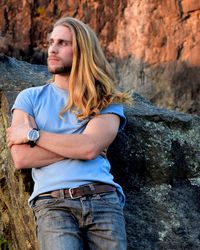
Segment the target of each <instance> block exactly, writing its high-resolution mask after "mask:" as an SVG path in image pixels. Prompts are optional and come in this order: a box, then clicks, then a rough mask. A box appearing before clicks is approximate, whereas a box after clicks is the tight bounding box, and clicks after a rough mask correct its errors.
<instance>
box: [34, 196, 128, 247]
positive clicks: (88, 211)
mask: <svg viewBox="0 0 200 250" xmlns="http://www.w3.org/2000/svg"><path fill="white" fill-rule="evenodd" d="M32 208H33V211H34V214H35V217H36V224H37V237H38V243H39V249H40V250H55V249H58V250H80V249H85V250H86V249H87V250H89V249H90V250H125V249H127V246H126V232H125V222H124V215H123V209H122V207H121V205H120V202H119V198H118V195H117V193H116V192H112V193H107V194H100V195H94V196H90V197H83V198H79V199H74V200H73V199H67V198H59V199H55V198H52V199H43V200H37V201H36V202H35V204H33V206H32Z"/></svg>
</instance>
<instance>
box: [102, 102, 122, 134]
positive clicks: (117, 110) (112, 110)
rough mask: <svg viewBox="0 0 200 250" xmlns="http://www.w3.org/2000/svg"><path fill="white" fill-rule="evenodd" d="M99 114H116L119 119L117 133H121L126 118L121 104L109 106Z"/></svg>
mask: <svg viewBox="0 0 200 250" xmlns="http://www.w3.org/2000/svg"><path fill="white" fill-rule="evenodd" d="M100 113H101V114H116V115H118V116H119V118H120V126H119V131H121V130H122V129H123V128H124V127H125V125H126V121H127V120H126V117H125V115H124V110H123V106H122V105H121V104H110V105H109V106H107V107H106V108H104V109H102V110H101V112H100Z"/></svg>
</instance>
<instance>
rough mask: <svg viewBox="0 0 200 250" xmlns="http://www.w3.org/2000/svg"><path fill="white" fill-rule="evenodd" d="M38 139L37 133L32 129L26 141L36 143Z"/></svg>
mask: <svg viewBox="0 0 200 250" xmlns="http://www.w3.org/2000/svg"><path fill="white" fill-rule="evenodd" d="M38 138H39V131H38V130H36V129H32V130H31V131H29V132H28V140H29V141H37V140H38Z"/></svg>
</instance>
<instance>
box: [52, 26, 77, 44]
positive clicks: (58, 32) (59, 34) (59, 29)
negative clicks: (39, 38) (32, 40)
mask: <svg viewBox="0 0 200 250" xmlns="http://www.w3.org/2000/svg"><path fill="white" fill-rule="evenodd" d="M52 38H53V39H61V40H67V41H72V32H71V30H70V29H69V28H68V27H66V26H56V27H55V28H54V29H53V30H52V32H51V33H49V35H48V39H52Z"/></svg>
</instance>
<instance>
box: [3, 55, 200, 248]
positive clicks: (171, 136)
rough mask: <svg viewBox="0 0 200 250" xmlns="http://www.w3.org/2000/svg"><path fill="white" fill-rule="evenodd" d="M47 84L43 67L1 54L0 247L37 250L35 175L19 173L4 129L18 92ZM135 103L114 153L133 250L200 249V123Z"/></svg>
mask: <svg viewBox="0 0 200 250" xmlns="http://www.w3.org/2000/svg"><path fill="white" fill-rule="evenodd" d="M49 78H50V75H49V74H48V72H47V69H46V67H45V66H39V65H31V64H28V63H25V62H22V61H18V60H16V59H14V58H9V57H6V56H3V55H2V56H0V100H1V101H0V107H1V109H0V248H1V249H3V247H9V248H12V249H16V250H20V249H21V250H24V249H37V247H36V238H35V233H34V231H35V225H34V220H33V214H32V211H31V209H29V208H28V206H27V200H28V197H29V194H30V192H31V190H32V187H33V183H32V180H31V176H30V171H29V170H23V171H16V170H15V169H14V167H13V163H12V160H11V156H10V153H9V150H8V149H7V147H6V143H5V129H6V128H7V127H8V126H9V121H10V112H9V110H10V107H11V105H12V103H13V101H14V99H15V97H16V95H17V93H18V92H19V91H21V90H22V89H24V88H27V87H30V86H35V85H42V84H44V83H45V82H46V81H47V80H48V79H49ZM134 101H135V103H134V106H133V107H125V113H126V116H127V119H128V122H127V125H126V127H125V129H124V130H123V131H122V132H120V133H119V134H118V136H117V138H116V139H115V141H114V143H113V144H112V145H111V147H110V149H109V152H108V158H109V159H110V162H111V165H112V172H113V174H114V176H115V179H116V181H118V182H119V183H120V184H121V185H122V187H123V189H124V191H125V193H126V197H127V202H126V207H125V218H126V223H127V236H128V249H137V250H141V249H145V250H146V249H147V250H154V249H167V250H168V249H169V250H171V249H200V233H199V228H200V221H199V217H200V212H199V210H200V209H199V208H200V202H199V185H200V144H199V142H200V118H199V117H198V116H192V115H188V114H183V113H178V112H176V111H170V110H166V109H162V108H157V107H155V106H153V105H152V104H151V103H150V102H148V101H146V100H145V99H143V98H142V97H141V96H139V95H138V94H136V93H135V94H134Z"/></svg>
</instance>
